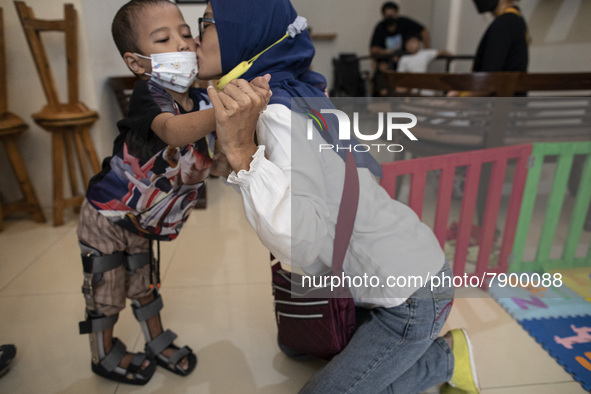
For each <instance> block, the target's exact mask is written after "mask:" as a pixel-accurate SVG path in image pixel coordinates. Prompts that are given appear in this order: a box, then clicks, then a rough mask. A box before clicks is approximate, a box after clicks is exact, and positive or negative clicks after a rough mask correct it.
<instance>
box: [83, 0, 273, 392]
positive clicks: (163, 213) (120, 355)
mask: <svg viewBox="0 0 591 394" xmlns="http://www.w3.org/2000/svg"><path fill="white" fill-rule="evenodd" d="M112 34H113V39H114V41H115V44H116V45H117V48H118V50H119V52H120V53H121V56H122V57H123V60H124V62H125V64H126V65H127V66H128V68H129V69H130V70H131V71H132V72H133V73H134V74H135V75H136V76H137V77H138V81H137V82H136V83H135V86H134V89H133V94H132V96H131V101H130V107H129V115H128V116H127V117H126V118H124V119H123V120H121V121H119V122H118V123H117V127H118V129H119V135H118V136H117V138H116V139H115V141H114V146H113V153H112V156H111V157H108V158H106V159H105V160H104V161H103V166H102V171H101V172H100V173H99V174H97V175H95V176H94V177H93V178H92V179H91V181H90V183H89V186H88V191H87V194H86V199H85V201H84V202H83V205H82V208H81V212H80V223H79V226H78V229H77V235H78V240H79V244H80V249H81V254H82V263H83V270H84V281H83V286H82V291H83V294H84V298H85V301H86V311H85V312H86V313H85V315H86V320H84V321H82V322H80V333H81V334H89V336H90V348H91V355H92V362H91V368H92V371H93V372H94V373H96V374H97V375H100V376H103V377H105V378H108V379H111V380H115V381H118V382H124V383H129V384H136V385H140V384H145V383H147V382H148V381H149V380H150V378H151V377H152V375H153V374H154V371H155V368H156V366H157V365H159V366H162V367H164V368H165V369H168V370H169V371H171V372H173V373H176V374H178V375H181V376H186V375H188V374H190V373H191V372H192V371H193V370H194V368H195V366H196V364H197V357H196V355H195V354H194V353H193V352H192V350H191V348H189V347H188V346H183V347H179V346H177V345H175V344H174V340H175V338H176V334H174V333H173V332H172V331H170V330H166V331H165V330H164V329H163V325H162V322H161V319H160V313H159V312H160V310H161V309H162V307H163V303H162V297H161V296H160V294H159V292H158V289H159V287H160V281H159V276H160V275H159V261H158V260H159V256H158V259H155V258H154V257H153V253H152V241H157V242H159V241H168V240H173V239H175V238H176V237H177V235H178V234H179V231H180V230H181V228H182V226H183V224H184V223H185V221H186V220H187V218H188V216H189V214H190V212H191V211H192V207H193V206H194V205H195V203H196V202H197V198H198V195H199V193H200V191H201V190H202V187H203V181H204V179H205V178H206V177H207V175H208V172H209V168H210V164H211V160H212V150H213V146H214V136H213V134H212V132H213V131H214V128H215V120H214V112H213V109H211V102H210V100H209V98H208V95H207V93H206V91H205V90H204V89H196V88H193V87H192V84H193V82H194V81H195V78H196V75H197V71H198V70H197V59H196V55H195V41H194V39H193V36H192V35H191V30H190V28H189V26H188V25H187V24H186V23H185V20H184V19H183V16H182V15H181V12H180V10H179V9H178V7H177V6H176V5H175V4H174V3H172V2H170V1H167V0H133V1H130V2H128V3H127V4H125V5H124V6H123V7H121V8H120V10H119V11H118V12H117V14H116V16H115V18H114V20H113V23H112ZM224 92H226V96H225V97H226V101H227V102H228V103H230V104H229V105H232V108H233V110H234V111H235V113H236V114H237V116H243V118H242V121H241V122H238V123H233V128H234V129H235V130H239V129H240V127H247V128H252V127H254V124H255V122H256V119H257V118H258V114H259V112H261V111H262V110H263V109H264V108H265V106H266V104H267V102H268V99H269V97H270V91H269V86H268V77H267V78H266V79H265V78H263V77H261V78H257V79H255V80H254V81H252V83H248V82H246V81H244V80H235V81H233V82H232V83H230V84H228V86H227V87H226V88H225V89H224ZM158 249H159V248H158ZM158 255H159V252H158ZM126 298H130V299H131V301H132V309H133V313H134V315H135V317H136V319H137V320H138V321H139V322H140V325H141V327H142V331H143V334H144V337H145V339H146V345H145V353H137V354H132V353H128V352H126V348H125V345H124V344H123V342H122V341H120V340H119V339H117V338H115V337H114V334H113V329H114V325H115V323H116V321H117V318H118V316H119V312H120V311H121V310H123V308H124V307H125V302H126Z"/></svg>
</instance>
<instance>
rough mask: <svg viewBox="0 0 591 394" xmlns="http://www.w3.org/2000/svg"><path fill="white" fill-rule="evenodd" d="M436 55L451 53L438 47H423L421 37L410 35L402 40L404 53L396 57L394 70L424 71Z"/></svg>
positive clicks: (448, 54) (403, 71)
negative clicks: (396, 64) (396, 62)
mask: <svg viewBox="0 0 591 394" xmlns="http://www.w3.org/2000/svg"><path fill="white" fill-rule="evenodd" d="M438 56H451V54H450V53H449V52H447V51H440V50H438V49H432V48H428V49H423V43H422V42H421V37H420V36H418V35H414V36H410V37H409V38H408V39H407V40H406V41H405V42H404V54H403V55H402V56H401V57H400V59H398V66H397V68H396V71H398V72H402V73H405V72H409V73H425V72H427V67H429V64H430V63H431V62H432V61H433V60H435V59H436V58H437V57H438Z"/></svg>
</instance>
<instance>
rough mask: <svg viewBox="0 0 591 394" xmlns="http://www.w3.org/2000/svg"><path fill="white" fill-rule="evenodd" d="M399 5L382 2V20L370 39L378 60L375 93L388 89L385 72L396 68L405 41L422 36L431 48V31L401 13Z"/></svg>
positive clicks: (379, 93) (373, 52)
mask: <svg viewBox="0 0 591 394" xmlns="http://www.w3.org/2000/svg"><path fill="white" fill-rule="evenodd" d="M398 12H399V7H398V5H397V4H396V3H394V2H386V3H384V5H383V6H382V17H383V19H382V21H381V22H379V23H378V24H377V25H376V27H375V28H374V32H373V35H372V37H371V42H370V51H369V52H370V55H371V56H372V57H373V58H374V59H375V62H374V78H373V84H374V89H373V90H374V95H376V96H385V95H387V93H388V88H387V86H386V83H385V80H384V78H383V75H382V72H383V71H384V70H388V69H390V70H395V69H396V64H397V62H398V59H399V58H400V56H401V55H403V54H404V52H403V50H404V47H403V43H404V42H405V41H406V40H407V39H408V38H409V37H412V36H420V37H421V39H422V41H423V47H424V48H429V47H430V46H431V40H430V35H429V31H428V30H427V29H426V28H425V27H424V26H423V25H421V24H420V23H418V22H416V21H414V20H413V19H410V18H407V17H404V16H399V14H398Z"/></svg>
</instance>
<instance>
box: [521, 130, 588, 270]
mask: <svg viewBox="0 0 591 394" xmlns="http://www.w3.org/2000/svg"><path fill="white" fill-rule="evenodd" d="M575 155H585V163H584V165H583V170H582V173H581V178H580V182H579V187H578V190H577V194H576V199H575V204H574V207H573V211H572V216H571V220H570V225H569V229H568V233H567V235H566V241H565V242H564V245H563V249H562V256H561V258H560V259H554V260H550V252H551V249H552V245H553V242H554V238H555V235H556V229H557V227H558V224H559V220H560V215H561V211H562V207H563V203H564V197H565V194H566V189H567V186H568V180H569V176H570V174H571V169H572V167H573V161H574V158H575ZM549 156H550V157H551V156H555V157H556V170H555V173H554V180H553V183H552V189H551V192H550V196H549V199H548V204H547V208H546V214H545V217H544V223H543V225H542V232H541V235H540V238H539V241H538V243H537V251H536V256H535V259H534V261H527V262H526V261H523V256H524V252H525V248H526V243H527V238H528V232H529V230H530V224H531V220H532V215H533V211H534V205H535V202H536V197H537V196H538V194H539V193H538V186H539V183H540V178H541V176H542V165H543V164H544V159H545V158H546V157H549ZM532 162H533V163H531V162H530V164H531V167H530V169H529V172H528V175H527V180H526V184H525V191H524V195H523V200H522V205H521V210H520V214H519V220H518V223H517V230H516V235H515V242H514V245H513V254H512V259H511V260H512V261H511V265H510V267H509V271H511V272H543V271H549V270H552V269H557V268H576V267H585V266H591V247H589V248H588V250H587V253H586V255H585V257H576V254H577V249H578V247H579V242H580V240H581V234H582V232H583V226H584V224H585V218H586V215H587V211H588V209H589V203H590V201H591V142H587V141H585V142H566V143H562V142H560V143H535V144H534V148H533V152H532Z"/></svg>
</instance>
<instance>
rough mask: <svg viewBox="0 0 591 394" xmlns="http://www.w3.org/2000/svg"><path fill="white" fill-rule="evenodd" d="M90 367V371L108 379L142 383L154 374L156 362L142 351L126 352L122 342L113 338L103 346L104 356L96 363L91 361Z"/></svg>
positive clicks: (146, 381) (136, 383)
mask: <svg viewBox="0 0 591 394" xmlns="http://www.w3.org/2000/svg"><path fill="white" fill-rule="evenodd" d="M107 348H108V349H107ZM91 367H92V372H94V373H95V374H97V375H99V376H102V377H104V378H107V379H109V380H113V381H115V382H121V383H127V384H135V385H144V384H146V383H148V382H149V381H150V379H151V378H152V375H154V371H155V370H156V362H155V360H153V359H149V358H148V357H147V355H146V354H144V353H137V354H131V353H127V352H126V348H125V345H124V344H123V342H121V341H120V340H119V339H117V338H113V341H112V343H111V344H110V345H109V346H108V347H106V348H105V356H104V357H102V358H101V359H100V360H99V362H98V363H97V364H95V363H94V362H93V363H91Z"/></svg>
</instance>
